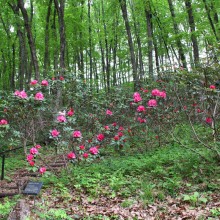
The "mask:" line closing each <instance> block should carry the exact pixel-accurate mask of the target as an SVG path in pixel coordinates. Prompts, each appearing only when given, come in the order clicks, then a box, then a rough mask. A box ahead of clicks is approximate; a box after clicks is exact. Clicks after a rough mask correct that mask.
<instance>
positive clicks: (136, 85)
mask: <svg viewBox="0 0 220 220" xmlns="http://www.w3.org/2000/svg"><path fill="white" fill-rule="evenodd" d="M119 3H120V7H121V11H122V16H123V19H124V23H125V28H126V32H127V38H128V45H129V51H130V59H131V66H132V75H133V80H134V90H135V91H136V90H137V89H138V88H139V81H138V76H137V63H136V60H135V52H134V44H133V39H132V35H131V27H130V24H129V21H128V13H127V4H126V0H119Z"/></svg>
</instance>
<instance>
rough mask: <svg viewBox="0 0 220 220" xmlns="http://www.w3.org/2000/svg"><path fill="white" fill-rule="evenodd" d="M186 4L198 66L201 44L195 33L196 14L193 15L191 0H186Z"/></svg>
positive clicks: (195, 60) (195, 61) (196, 64)
mask: <svg viewBox="0 0 220 220" xmlns="http://www.w3.org/2000/svg"><path fill="white" fill-rule="evenodd" d="M185 5H186V10H187V14H188V20H189V27H190V32H191V40H192V45H193V55H194V63H195V66H198V64H199V46H198V41H197V37H196V34H195V31H196V26H195V21H194V16H193V9H192V2H191V0H185Z"/></svg>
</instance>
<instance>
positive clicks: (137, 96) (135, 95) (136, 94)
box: [133, 92, 142, 102]
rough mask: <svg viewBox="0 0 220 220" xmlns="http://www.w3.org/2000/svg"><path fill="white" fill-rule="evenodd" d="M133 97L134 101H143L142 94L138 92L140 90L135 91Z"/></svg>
mask: <svg viewBox="0 0 220 220" xmlns="http://www.w3.org/2000/svg"><path fill="white" fill-rule="evenodd" d="M133 99H134V102H140V101H142V98H141V95H140V93H138V92H135V93H134V95H133Z"/></svg>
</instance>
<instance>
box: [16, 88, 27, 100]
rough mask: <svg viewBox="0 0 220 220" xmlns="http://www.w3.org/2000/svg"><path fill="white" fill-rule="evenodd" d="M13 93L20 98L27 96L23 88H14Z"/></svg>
mask: <svg viewBox="0 0 220 220" xmlns="http://www.w3.org/2000/svg"><path fill="white" fill-rule="evenodd" d="M14 95H15V96H17V97H19V98H21V99H26V98H27V97H28V96H27V93H26V92H25V91H24V90H22V91H19V90H16V91H15V92H14Z"/></svg>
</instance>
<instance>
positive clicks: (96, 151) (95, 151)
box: [89, 147, 99, 155]
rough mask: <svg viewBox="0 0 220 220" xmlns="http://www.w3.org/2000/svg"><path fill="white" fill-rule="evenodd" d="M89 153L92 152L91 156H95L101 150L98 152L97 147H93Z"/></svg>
mask: <svg viewBox="0 0 220 220" xmlns="http://www.w3.org/2000/svg"><path fill="white" fill-rule="evenodd" d="M89 152H90V153H91V154H93V155H95V154H98V153H99V150H98V148H97V147H91V148H90V149H89Z"/></svg>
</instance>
